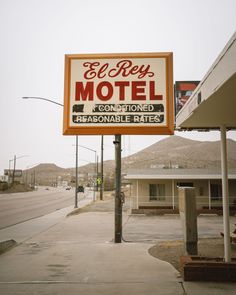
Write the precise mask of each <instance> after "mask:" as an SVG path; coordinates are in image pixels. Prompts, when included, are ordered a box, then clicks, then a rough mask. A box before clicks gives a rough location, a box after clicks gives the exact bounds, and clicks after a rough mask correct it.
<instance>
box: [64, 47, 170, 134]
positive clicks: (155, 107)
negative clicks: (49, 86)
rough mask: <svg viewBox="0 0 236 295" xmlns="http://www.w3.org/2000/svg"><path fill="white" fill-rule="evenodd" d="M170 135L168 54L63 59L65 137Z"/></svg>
mask: <svg viewBox="0 0 236 295" xmlns="http://www.w3.org/2000/svg"><path fill="white" fill-rule="evenodd" d="M173 131H174V112H173V55H172V53H136V54H99V55H98V54H78V55H77V54H76V55H66V56H65V88H64V130H63V132H64V134H65V135H80V134H81V135H99V134H110V135H114V134H140V135H141V134H173Z"/></svg>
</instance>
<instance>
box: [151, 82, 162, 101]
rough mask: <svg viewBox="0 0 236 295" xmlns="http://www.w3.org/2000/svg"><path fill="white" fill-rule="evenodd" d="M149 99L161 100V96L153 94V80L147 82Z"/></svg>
mask: <svg viewBox="0 0 236 295" xmlns="http://www.w3.org/2000/svg"><path fill="white" fill-rule="evenodd" d="M149 93H150V100H162V99H163V96H162V95H158V94H155V81H150V82H149Z"/></svg>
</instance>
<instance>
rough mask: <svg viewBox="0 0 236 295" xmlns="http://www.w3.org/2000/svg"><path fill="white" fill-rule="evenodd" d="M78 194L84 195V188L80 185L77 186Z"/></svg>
mask: <svg viewBox="0 0 236 295" xmlns="http://www.w3.org/2000/svg"><path fill="white" fill-rule="evenodd" d="M77 192H78V193H84V187H83V186H82V185H79V186H78V188H77Z"/></svg>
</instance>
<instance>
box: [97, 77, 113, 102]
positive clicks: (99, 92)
mask: <svg viewBox="0 0 236 295" xmlns="http://www.w3.org/2000/svg"><path fill="white" fill-rule="evenodd" d="M104 87H106V88H107V94H106V95H105V94H103V91H102V89H103V88H104ZM112 95H113V86H112V85H111V83H109V82H107V81H104V82H101V83H99V84H98V86H97V97H98V98H99V99H100V100H103V101H106V100H109V99H110V98H111V97H112Z"/></svg>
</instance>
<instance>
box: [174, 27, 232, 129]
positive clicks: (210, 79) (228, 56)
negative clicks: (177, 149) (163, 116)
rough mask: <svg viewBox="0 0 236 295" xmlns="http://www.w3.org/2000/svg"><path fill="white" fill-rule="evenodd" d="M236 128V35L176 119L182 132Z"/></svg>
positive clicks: (177, 125)
mask: <svg viewBox="0 0 236 295" xmlns="http://www.w3.org/2000/svg"><path fill="white" fill-rule="evenodd" d="M222 125H224V126H225V127H226V128H228V129H236V33H234V35H233V36H232V38H231V39H230V41H229V42H228V43H227V45H226V46H225V48H224V49H223V51H222V52H221V54H220V55H219V57H218V58H217V59H216V61H215V62H214V64H213V65H212V67H211V68H210V70H209V71H208V72H207V74H206V75H205V77H204V78H203V80H202V81H201V82H200V84H199V85H198V87H197V88H196V89H195V91H194V93H193V94H192V96H191V97H190V98H189V100H188V102H187V103H186V104H185V105H184V107H183V108H182V109H181V111H180V112H179V113H178V115H177V117H176V127H177V128H180V129H190V130H191V129H218V128H219V127H220V126H222Z"/></svg>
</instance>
